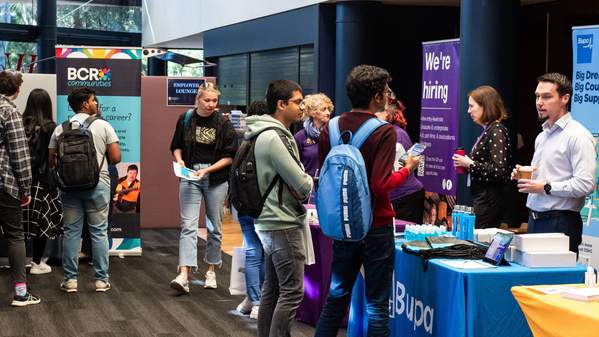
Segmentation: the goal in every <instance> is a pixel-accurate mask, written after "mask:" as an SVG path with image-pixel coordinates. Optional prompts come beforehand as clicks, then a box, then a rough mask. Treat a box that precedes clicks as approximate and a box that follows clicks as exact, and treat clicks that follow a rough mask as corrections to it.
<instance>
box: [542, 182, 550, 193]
mask: <svg viewBox="0 0 599 337" xmlns="http://www.w3.org/2000/svg"><path fill="white" fill-rule="evenodd" d="M543 189H544V190H545V194H547V195H551V183H549V182H548V183H546V184H545V186H543Z"/></svg>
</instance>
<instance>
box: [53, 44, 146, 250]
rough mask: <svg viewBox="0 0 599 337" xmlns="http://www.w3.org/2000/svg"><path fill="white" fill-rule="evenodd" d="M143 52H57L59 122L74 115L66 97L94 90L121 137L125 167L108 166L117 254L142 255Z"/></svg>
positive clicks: (94, 49)
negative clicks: (79, 90)
mask: <svg viewBox="0 0 599 337" xmlns="http://www.w3.org/2000/svg"><path fill="white" fill-rule="evenodd" d="M141 57H142V56H141V49H140V48H104V47H102V48H97V47H80V46H79V47H69V46H57V48H56V79H57V94H58V98H57V123H58V124H60V123H62V122H64V121H66V120H67V119H68V118H70V117H72V116H73V115H74V114H75V112H73V110H72V109H71V108H70V106H69V104H68V101H67V97H68V95H69V93H70V92H71V91H72V90H73V89H76V88H81V87H89V88H91V89H93V90H94V91H95V92H96V96H97V99H98V102H99V106H98V112H99V114H100V115H101V116H102V118H103V119H105V120H106V121H108V123H110V125H111V126H112V127H113V128H114V130H115V132H116V134H117V136H118V137H119V148H120V150H121V154H122V160H121V163H119V164H117V165H116V166H112V165H111V166H109V172H110V180H111V196H110V211H109V212H110V215H109V238H110V253H111V254H113V255H141V239H140V235H139V218H140V217H139V196H140V193H141V175H140V173H141V172H140V169H141V167H140V162H139V161H140V141H141V138H140V127H141V123H140V122H141V98H140V94H141Z"/></svg>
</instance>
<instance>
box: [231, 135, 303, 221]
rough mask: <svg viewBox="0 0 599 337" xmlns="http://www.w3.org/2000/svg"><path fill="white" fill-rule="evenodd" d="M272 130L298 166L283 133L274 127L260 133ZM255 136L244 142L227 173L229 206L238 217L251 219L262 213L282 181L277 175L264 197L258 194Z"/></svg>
mask: <svg viewBox="0 0 599 337" xmlns="http://www.w3.org/2000/svg"><path fill="white" fill-rule="evenodd" d="M271 129H274V130H276V131H277V134H278V135H279V137H280V138H281V140H282V141H283V144H285V146H286V147H287V150H288V151H289V153H290V154H291V157H293V159H294V160H295V161H296V162H297V163H298V164H299V161H298V159H297V158H295V156H294V155H293V151H292V149H291V144H290V143H289V141H288V140H287V137H286V136H285V134H283V132H282V131H281V130H280V129H279V128H276V127H272V128H266V129H264V130H262V131H261V132H260V133H262V132H264V131H266V130H271ZM260 133H259V134H257V135H255V136H254V137H253V138H251V139H246V140H244V141H243V142H242V143H241V145H240V146H239V149H238V150H237V153H236V154H235V158H234V159H233V164H231V170H230V173H229V193H230V194H229V198H230V201H231V204H233V206H234V207H235V209H236V210H237V213H238V214H239V215H240V216H244V215H248V216H250V217H252V218H257V217H259V216H260V213H262V208H264V202H265V201H266V198H267V197H268V195H269V194H270V192H271V191H272V189H273V188H274V187H275V185H276V184H277V182H280V183H281V185H282V184H283V179H282V178H281V177H280V176H279V175H278V174H277V175H276V176H275V177H274V179H273V180H272V182H271V183H270V185H268V188H267V189H266V192H265V193H264V195H262V194H261V193H260V186H259V184H258V170H257V168H256V157H255V155H254V148H255V146H256V139H257V138H258V135H260ZM282 192H283V189H282V188H279V203H281V196H282Z"/></svg>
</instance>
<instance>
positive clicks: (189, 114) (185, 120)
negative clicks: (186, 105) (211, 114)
mask: <svg viewBox="0 0 599 337" xmlns="http://www.w3.org/2000/svg"><path fill="white" fill-rule="evenodd" d="M191 117H193V109H189V110H187V112H186V113H185V117H183V130H185V129H187V126H188V125H189V121H190V120H191Z"/></svg>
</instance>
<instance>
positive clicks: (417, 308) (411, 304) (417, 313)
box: [389, 276, 435, 335]
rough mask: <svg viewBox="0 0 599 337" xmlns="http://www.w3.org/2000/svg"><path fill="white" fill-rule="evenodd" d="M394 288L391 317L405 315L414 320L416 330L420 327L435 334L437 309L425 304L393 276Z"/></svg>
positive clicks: (390, 299)
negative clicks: (434, 322)
mask: <svg viewBox="0 0 599 337" xmlns="http://www.w3.org/2000/svg"><path fill="white" fill-rule="evenodd" d="M393 285H394V286H393V289H391V297H390V298H389V306H390V308H389V317H391V318H394V317H395V316H396V315H397V318H399V317H401V316H402V315H405V318H407V319H408V321H410V322H412V326H413V328H414V331H416V329H419V328H424V330H425V331H426V332H427V333H428V334H429V335H432V334H433V318H434V314H435V309H434V308H431V307H430V306H428V305H427V304H425V303H424V302H423V301H422V300H421V299H419V298H416V297H414V296H411V295H410V294H409V293H408V292H407V291H406V287H405V285H404V284H403V283H401V282H399V281H396V280H395V276H393Z"/></svg>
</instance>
